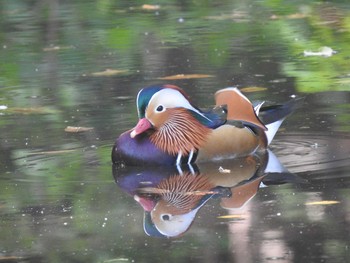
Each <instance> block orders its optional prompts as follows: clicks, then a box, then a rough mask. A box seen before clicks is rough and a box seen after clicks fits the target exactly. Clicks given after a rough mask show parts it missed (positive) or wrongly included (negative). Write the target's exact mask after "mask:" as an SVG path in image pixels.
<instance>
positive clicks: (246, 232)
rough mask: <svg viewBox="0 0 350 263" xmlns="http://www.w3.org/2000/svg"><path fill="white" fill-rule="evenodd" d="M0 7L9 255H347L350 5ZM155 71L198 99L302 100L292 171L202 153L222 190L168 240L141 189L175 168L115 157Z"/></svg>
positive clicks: (289, 141) (4, 232) (91, 258)
mask: <svg viewBox="0 0 350 263" xmlns="http://www.w3.org/2000/svg"><path fill="white" fill-rule="evenodd" d="M0 12H1V19H0V25H1V29H0V58H1V59H0V60H1V63H0V130H1V132H0V149H1V151H0V189H1V190H0V233H1V241H0V262H182V261H184V262H347V261H349V260H350V248H349V245H350V244H349V243H350V241H349V240H350V239H349V236H350V227H349V224H350V203H349V196H350V190H349V187H350V177H349V174H350V168H349V161H350V136H349V130H350V126H349V123H350V117H349V116H350V107H349V105H350V93H349V91H350V81H349V76H350V75H349V74H350V72H349V68H350V67H349V66H350V64H349V57H350V51H349V48H348V47H349V40H350V39H349V31H350V20H349V17H350V6H349V4H348V3H347V2H346V1H334V2H333V3H320V2H317V1H311V2H310V1H309V2H308V3H299V2H295V1H282V2H281V1H277V2H275V1H235V2H232V3H231V2H230V1H224V2H222V1H214V2H210V3H209V2H208V3H199V2H189V3H179V2H176V1H170V2H164V3H163V2H162V1H161V2H159V5H157V6H156V5H151V3H150V5H144V3H143V2H142V3H141V2H139V1H118V2H113V1H112V2H111V1H75V2H72V3H71V2H69V1H68V2H62V1H55V0H50V1H47V2H45V3H41V2H40V3H39V2H38V3H36V2H35V3H34V2H27V1H2V3H1V4H0ZM323 47H329V48H331V49H332V50H334V51H335V52H334V53H331V54H329V53H324V54H322V51H323V50H324V49H322V48H323ZM304 51H310V52H314V53H311V54H313V55H311V56H304ZM310 52H309V53H306V54H310ZM320 52H321V53H320ZM178 74H191V75H190V76H188V77H186V75H184V76H176V77H172V76H174V75H178ZM194 74H195V75H194ZM155 83H170V84H175V85H178V86H180V87H182V88H183V89H184V90H185V91H186V92H187V93H188V94H189V95H190V96H191V98H192V99H193V101H194V102H195V103H196V104H197V105H198V106H200V107H211V106H212V105H213V104H214V102H213V94H214V93H215V91H216V90H218V89H220V88H225V87H229V86H237V87H238V88H240V89H241V90H242V91H243V92H245V94H246V95H247V96H248V97H249V98H250V99H251V100H256V101H268V102H277V103H278V102H283V101H287V100H289V99H292V98H294V97H295V96H297V97H305V100H304V104H303V105H302V107H301V108H300V109H298V111H296V112H295V113H294V114H293V115H292V116H289V117H288V119H287V120H286V121H285V123H284V124H283V126H282V127H281V129H280V131H279V133H278V134H277V136H276V138H275V140H274V142H273V143H272V145H271V150H272V152H273V153H274V155H275V156H276V157H277V159H278V160H279V162H280V163H281V164H282V165H283V166H284V167H285V168H286V170H285V171H284V172H283V173H281V174H274V173H271V172H270V173H265V170H264V169H262V168H263V167H264V164H265V161H266V160H265V158H266V156H258V157H254V159H253V160H248V161H247V160H246V159H243V160H231V161H229V162H222V163H220V162H219V163H211V164H201V165H198V170H196V172H197V174H198V175H200V176H203V177H204V178H210V180H211V184H215V187H216V188H215V191H214V192H212V193H210V192H205V193H204V194H203V198H199V199H197V200H196V204H194V205H193V208H194V210H195V212H194V213H192V214H191V215H192V216H187V217H186V219H188V218H189V219H191V220H190V224H189V225H188V226H187V227H184V228H183V231H182V232H181V233H179V232H177V233H176V237H166V233H168V234H169V232H165V231H164V230H161V231H159V228H158V229H157V227H155V226H154V225H152V224H151V223H150V221H149V219H150V215H149V211H147V208H148V206H147V205H152V202H151V201H152V200H153V199H152V198H155V199H154V200H159V195H158V196H155V195H154V193H153V194H149V193H146V194H145V193H142V194H140V196H141V197H147V198H148V201H149V202H145V203H142V199H141V202H140V199H138V198H136V200H135V195H136V194H139V192H138V191H139V190H138V188H139V184H143V186H145V185H146V186H148V187H149V186H154V187H157V185H158V184H159V183H160V182H161V181H162V180H166V179H167V178H169V177H171V176H176V174H178V173H179V171H177V170H162V169H154V170H152V169H151V170H147V169H143V168H142V169H141V168H140V169H141V170H133V169H131V168H117V169H115V167H113V166H112V163H111V160H110V152H111V147H112V145H113V142H114V140H115V138H116V137H117V136H118V135H119V134H120V133H121V132H123V131H125V130H127V129H130V128H131V127H133V126H134V125H135V124H136V122H137V113H136V109H135V98H136V95H137V92H138V90H139V89H140V88H142V87H144V86H147V85H150V84H155ZM68 126H70V127H73V128H68V129H66V128H67V127H68ZM76 127H83V128H86V129H85V131H84V130H82V129H81V128H80V129H78V128H76ZM237 162H238V163H237ZM248 164H249V165H248ZM237 165H238V166H237ZM220 166H221V167H223V168H224V169H227V170H230V173H220V171H219V167H220ZM242 167H243V168H244V169H243V168H242ZM245 168H246V169H245ZM196 169H197V168H196ZM243 170H244V171H243ZM237 171H238V172H237ZM182 172H186V170H185V169H184V171H182ZM135 174H136V175H137V174H141V175H142V176H144V177H142V178H140V177H139V176H136V177H134V176H135ZM226 175H227V176H226ZM221 179H222V181H220V180H221ZM224 179H225V180H224ZM205 180H209V179H205ZM219 181H220V182H219ZM218 186H219V187H218ZM153 190H154V189H153ZM203 191H204V190H203ZM237 192H240V193H245V194H246V196H245V199H244V198H243V199H239V198H237V199H236V198H231V199H230V193H231V194H232V193H237ZM233 196H235V195H233ZM236 196H237V195H236ZM238 196H242V194H239V195H238ZM147 198H146V199H147ZM239 200H240V201H239ZM146 201H147V200H146ZM236 201H237V202H236ZM145 225H146V228H144V226H145ZM148 226H149V227H148ZM177 234H179V235H178V236H177ZM174 235H175V234H174Z"/></svg>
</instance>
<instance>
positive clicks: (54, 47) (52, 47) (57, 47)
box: [43, 46, 74, 52]
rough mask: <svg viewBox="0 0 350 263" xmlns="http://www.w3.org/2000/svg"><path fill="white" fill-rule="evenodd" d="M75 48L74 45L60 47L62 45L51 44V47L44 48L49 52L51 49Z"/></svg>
mask: <svg viewBox="0 0 350 263" xmlns="http://www.w3.org/2000/svg"><path fill="white" fill-rule="evenodd" d="M72 48H74V47H73V46H66V47H65V46H63V47H60V46H51V47H45V48H43V51H45V52H49V51H57V50H64V49H72Z"/></svg>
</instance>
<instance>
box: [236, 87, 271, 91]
mask: <svg viewBox="0 0 350 263" xmlns="http://www.w3.org/2000/svg"><path fill="white" fill-rule="evenodd" d="M263 90H267V88H263V87H246V88H243V89H240V91H242V92H257V91H263Z"/></svg>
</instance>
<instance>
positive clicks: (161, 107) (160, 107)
mask: <svg viewBox="0 0 350 263" xmlns="http://www.w3.org/2000/svg"><path fill="white" fill-rule="evenodd" d="M163 110H164V107H163V105H159V106H158V107H157V109H156V111H158V112H161V111H163Z"/></svg>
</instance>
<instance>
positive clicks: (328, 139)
mask: <svg viewBox="0 0 350 263" xmlns="http://www.w3.org/2000/svg"><path fill="white" fill-rule="evenodd" d="M271 149H272V150H273V152H274V153H275V154H276V155H277V157H278V158H279V159H280V161H281V162H282V163H283V164H284V165H285V166H286V167H287V168H288V169H289V171H291V172H294V173H303V172H313V171H320V172H322V171H326V170H338V169H343V168H345V167H349V164H350V136H348V135H344V134H337V135H329V134H286V135H281V136H278V138H276V140H275V141H274V142H273V143H272V145H271Z"/></svg>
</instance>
